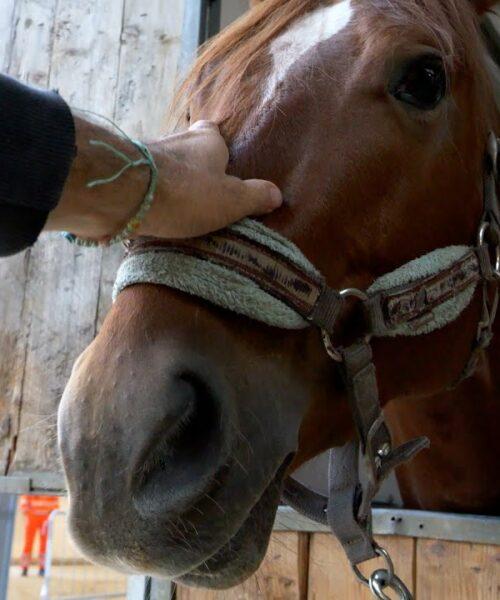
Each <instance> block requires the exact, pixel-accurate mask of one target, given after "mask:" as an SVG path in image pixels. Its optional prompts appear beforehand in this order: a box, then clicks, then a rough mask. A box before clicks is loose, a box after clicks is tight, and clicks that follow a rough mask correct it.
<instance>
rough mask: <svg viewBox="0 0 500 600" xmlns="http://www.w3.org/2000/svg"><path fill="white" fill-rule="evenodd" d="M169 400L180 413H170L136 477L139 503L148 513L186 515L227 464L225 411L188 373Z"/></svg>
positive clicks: (178, 380) (172, 387)
mask: <svg viewBox="0 0 500 600" xmlns="http://www.w3.org/2000/svg"><path fill="white" fill-rule="evenodd" d="M168 394H169V398H168V404H169V407H172V406H174V407H175V409H174V410H173V411H172V409H169V411H168V412H169V415H168V418H166V419H165V423H164V426H162V427H160V428H159V429H158V430H157V433H156V435H154V436H153V437H154V439H153V440H152V441H151V443H150V444H148V448H147V450H146V452H145V454H143V459H141V461H140V464H139V465H138V469H137V471H136V473H135V474H134V488H135V497H136V503H137V504H138V508H139V509H141V507H142V509H143V510H144V509H145V510H147V511H148V512H149V511H151V510H154V511H156V510H161V512H162V513H165V512H172V511H173V512H176V511H177V509H180V508H181V507H182V510H185V509H186V502H189V500H190V499H192V500H193V501H195V500H196V498H197V496H198V495H199V494H201V493H203V491H204V490H205V489H206V486H207V483H209V482H210V481H211V479H212V477H213V476H214V474H215V473H216V472H217V471H218V470H219V468H220V467H221V466H222V462H223V461H224V446H225V443H224V431H223V428H222V418H221V406H220V403H219V402H218V400H217V399H216V397H215V395H214V393H213V392H212V391H211V389H210V388H209V386H208V385H207V384H206V383H205V382H204V381H203V380H202V379H201V378H199V377H198V376H197V375H196V374H193V373H187V372H186V373H182V374H180V375H178V376H176V377H175V378H174V379H173V380H172V383H171V385H170V386H169V390H168ZM174 414H175V418H173V415H174ZM145 507H147V508H145Z"/></svg>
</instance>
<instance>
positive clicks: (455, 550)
mask: <svg viewBox="0 0 500 600" xmlns="http://www.w3.org/2000/svg"><path fill="white" fill-rule="evenodd" d="M416 594H417V598H418V600H434V599H436V598H439V599H441V598H442V599H443V600H445V599H446V600H448V599H450V600H498V598H500V547H498V546H496V547H495V546H485V545H482V544H467V543H459V542H443V541H439V540H425V539H422V540H418V541H417V577H416Z"/></svg>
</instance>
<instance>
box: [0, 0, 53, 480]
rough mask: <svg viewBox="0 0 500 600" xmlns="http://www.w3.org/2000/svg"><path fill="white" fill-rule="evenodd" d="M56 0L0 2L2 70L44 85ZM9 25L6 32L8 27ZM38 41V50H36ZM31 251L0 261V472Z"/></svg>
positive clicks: (23, 346)
mask: <svg viewBox="0 0 500 600" xmlns="http://www.w3.org/2000/svg"><path fill="white" fill-rule="evenodd" d="M55 9H56V0H38V1H37V2H32V0H17V1H14V2H13V3H12V2H11V1H10V0H7V3H6V5H5V12H4V5H3V4H2V17H1V18H0V35H1V36H2V37H1V40H0V44H1V47H2V50H3V55H2V57H1V64H0V66H1V68H2V70H3V71H5V72H7V73H8V74H10V75H12V76H13V77H17V78H19V79H22V80H24V81H27V82H30V83H34V84H37V85H39V86H42V87H47V86H48V83H49V77H50V63H51V52H52V38H53V25H54V17H55ZM9 27H10V30H9ZM35 45H36V51H35ZM30 260H31V252H30V251H27V252H25V253H24V254H20V255H17V256H14V257H11V258H6V259H2V260H1V261H0V281H1V282H2V283H1V292H0V348H1V350H2V351H1V364H0V473H1V474H4V473H6V472H7V471H8V469H9V466H10V464H11V462H12V459H13V456H14V450H15V448H16V445H17V441H18V431H19V427H20V424H19V421H20V418H21V407H22V399H23V391H24V390H23V387H24V376H25V362H26V353H27V340H28V333H29V330H30V317H29V314H28V313H27V311H26V287H27V281H28V272H29V268H30V267H29V265H30Z"/></svg>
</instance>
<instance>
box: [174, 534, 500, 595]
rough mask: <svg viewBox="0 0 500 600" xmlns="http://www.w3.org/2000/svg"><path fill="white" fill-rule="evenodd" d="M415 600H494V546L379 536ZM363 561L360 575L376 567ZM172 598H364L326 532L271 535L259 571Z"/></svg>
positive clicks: (498, 586)
mask: <svg viewBox="0 0 500 600" xmlns="http://www.w3.org/2000/svg"><path fill="white" fill-rule="evenodd" d="M378 541H379V543H380V544H381V545H382V546H383V547H384V548H386V549H387V550H389V552H390V553H391V555H392V558H393V559H394V564H395V568H396V573H397V574H398V575H399V576H400V577H401V579H403V581H404V582H405V583H406V585H407V586H408V588H409V589H410V591H411V592H412V593H413V594H414V596H415V598H416V600H498V598H499V597H500V569H499V562H500V547H499V546H485V545H480V544H468V543H460V542H443V541H437V540H429V539H418V540H417V539H412V538H404V537H386V536H380V537H379V538H378ZM381 566H382V564H381V563H379V562H377V561H371V562H370V563H367V565H366V567H363V572H364V573H366V574H369V573H370V567H372V570H374V569H376V568H379V567H381ZM176 598H177V600H256V599H263V600H370V599H371V598H372V597H371V595H370V593H369V591H368V590H367V589H366V588H364V587H363V586H362V585H360V584H359V583H358V582H357V581H356V579H355V577H354V575H353V573H352V571H351V569H350V567H349V565H348V563H347V560H346V558H345V556H344V554H343V552H342V549H341V548H340V546H339V544H338V543H337V542H336V541H335V540H334V539H333V537H332V536H331V535H330V534H327V533H316V534H313V535H309V534H306V533H296V532H287V533H275V534H274V535H273V540H272V541H271V544H270V547H269V551H268V554H267V558H266V560H265V562H264V564H263V566H262V567H261V569H260V571H259V572H258V573H257V574H256V575H255V576H254V577H252V578H250V579H249V580H248V581H247V582H245V583H244V584H243V585H241V586H239V587H237V588H234V589H233V590H229V591H227V592H221V591H217V592H209V591H205V590H193V589H188V588H183V587H178V589H177V592H176Z"/></svg>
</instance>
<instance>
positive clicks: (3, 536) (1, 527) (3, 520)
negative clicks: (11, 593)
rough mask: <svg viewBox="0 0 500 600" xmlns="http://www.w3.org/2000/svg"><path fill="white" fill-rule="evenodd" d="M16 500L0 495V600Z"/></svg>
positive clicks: (6, 578)
mask: <svg viewBox="0 0 500 600" xmlns="http://www.w3.org/2000/svg"><path fill="white" fill-rule="evenodd" d="M16 506H17V498H16V496H14V495H11V494H0V600H6V598H7V587H8V584H9V567H10V557H11V553H12V538H13V537H14V522H15V519H16Z"/></svg>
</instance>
